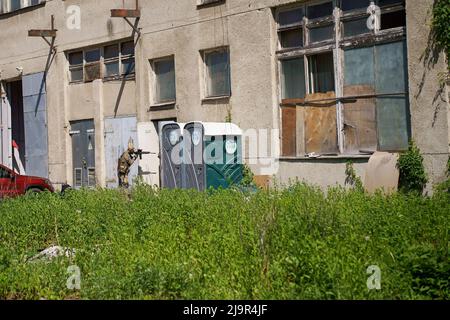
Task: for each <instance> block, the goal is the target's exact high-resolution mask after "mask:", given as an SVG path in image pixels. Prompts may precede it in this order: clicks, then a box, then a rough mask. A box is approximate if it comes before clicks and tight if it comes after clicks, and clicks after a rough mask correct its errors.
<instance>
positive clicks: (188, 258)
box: [0, 184, 450, 299]
mask: <svg viewBox="0 0 450 320" xmlns="http://www.w3.org/2000/svg"><path fill="white" fill-rule="evenodd" d="M449 200H450V198H449V194H448V193H446V192H438V193H436V194H435V195H433V196H432V197H421V196H418V195H415V194H401V193H398V194H394V195H391V196H384V195H381V194H377V195H374V196H369V195H367V194H365V193H362V192H357V191H353V190H350V191H346V190H344V189H343V188H336V189H330V190H328V192H327V196H325V195H324V193H323V192H321V191H320V190H318V189H316V188H313V187H309V186H306V185H303V184H296V185H293V186H291V187H290V188H286V189H283V190H271V191H263V190H259V191H257V192H256V193H254V192H253V193H243V192H241V191H238V190H235V189H229V190H219V191H212V190H211V191H210V192H203V193H201V192H195V191H186V190H184V191H183V190H174V191H170V190H161V191H154V190H152V189H151V188H149V187H146V186H138V187H137V188H136V189H134V190H132V191H131V193H130V194H129V195H128V194H126V193H124V192H120V191H117V190H93V191H88V190H81V191H73V190H71V191H67V193H66V194H65V195H64V196H63V197H61V196H59V195H56V194H49V193H43V194H40V195H37V196H34V197H23V198H18V199H12V200H6V201H4V202H2V203H0V299H62V298H71V299H74V298H75V299H77V298H81V299H141V298H143V299H449V298H450V290H449V288H450V286H449V279H450V264H449V255H448V254H449V237H448V236H449V216H450V215H449V213H450V206H449V203H450V201H449ZM51 245H60V246H63V247H70V248H75V249H76V255H75V257H71V258H66V257H60V258H57V259H55V260H52V261H51V262H45V261H42V262H33V263H30V262H26V261H27V259H28V258H29V257H32V256H34V255H35V254H37V253H38V252H39V251H40V250H42V249H44V248H46V247H49V246H51ZM71 265H77V266H78V267H79V268H80V270H81V290H79V291H71V290H69V289H67V288H66V281H67V279H68V277H69V276H70V274H67V268H68V267H69V266H71ZM370 265H377V266H379V267H380V269H381V272H382V274H381V290H368V288H367V286H366V283H367V279H368V277H369V275H368V274H367V273H366V270H367V268H368V267H369V266H370Z"/></svg>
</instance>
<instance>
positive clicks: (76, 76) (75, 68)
mask: <svg viewBox="0 0 450 320" xmlns="http://www.w3.org/2000/svg"><path fill="white" fill-rule="evenodd" d="M69 71H70V81H72V82H78V81H83V79H84V78H83V51H78V52H72V53H69Z"/></svg>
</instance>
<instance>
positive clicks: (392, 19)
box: [276, 0, 410, 156]
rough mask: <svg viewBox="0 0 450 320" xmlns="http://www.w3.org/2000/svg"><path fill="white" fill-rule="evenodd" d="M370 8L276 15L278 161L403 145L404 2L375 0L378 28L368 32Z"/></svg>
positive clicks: (302, 9) (359, 4)
mask: <svg viewBox="0 0 450 320" xmlns="http://www.w3.org/2000/svg"><path fill="white" fill-rule="evenodd" d="M333 3H334V4H336V5H337V8H334V7H333ZM370 4H371V1H366V0H340V1H334V2H331V1H322V2H320V1H319V2H317V1H315V2H311V3H308V2H307V3H304V4H301V5H299V6H297V7H288V8H287V9H286V8H279V9H278V10H277V14H276V17H277V19H278V21H277V23H278V26H277V29H278V36H279V43H280V50H278V51H277V56H278V59H279V70H280V96H281V104H280V105H281V127H282V155H283V156H308V155H309V156H310V155H314V154H315V155H314V156H316V155H338V154H349V155H353V154H371V153H373V152H375V151H377V150H381V151H401V150H404V149H406V148H407V147H408V140H409V136H410V129H409V104H408V93H407V91H408V78H407V61H406V57H407V54H406V41H405V39H406V30H405V22H406V19H405V7H404V1H400V0H378V1H376V2H375V4H376V5H378V6H379V7H380V10H381V24H380V30H369V28H368V27H367V19H368V17H369V14H367V7H368V6H369V5H370ZM335 29H337V31H338V32H337V33H336V34H338V35H340V38H338V39H335V36H334V35H335ZM336 58H337V59H336ZM335 79H343V81H340V82H338V83H336V80H335Z"/></svg>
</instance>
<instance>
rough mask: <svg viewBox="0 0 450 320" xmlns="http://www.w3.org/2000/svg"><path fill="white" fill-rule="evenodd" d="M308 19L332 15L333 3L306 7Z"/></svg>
mask: <svg viewBox="0 0 450 320" xmlns="http://www.w3.org/2000/svg"><path fill="white" fill-rule="evenodd" d="M307 10H308V19H316V18H322V17H326V16H331V15H332V14H333V2H331V1H330V2H326V3H322V4H318V5H313V6H308V9H307Z"/></svg>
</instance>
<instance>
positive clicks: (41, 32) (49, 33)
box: [28, 15, 58, 54]
mask: <svg viewBox="0 0 450 320" xmlns="http://www.w3.org/2000/svg"><path fill="white" fill-rule="evenodd" d="M51 27H52V28H51V29H50V30H49V29H31V30H28V36H29V37H41V38H42V39H44V41H45V42H46V43H47V44H48V45H49V46H50V50H51V51H52V52H53V53H54V54H56V48H55V38H56V32H57V31H58V30H57V29H55V17H54V16H53V15H52V16H51ZM47 37H50V38H52V40H51V41H49V40H48V39H47Z"/></svg>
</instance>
